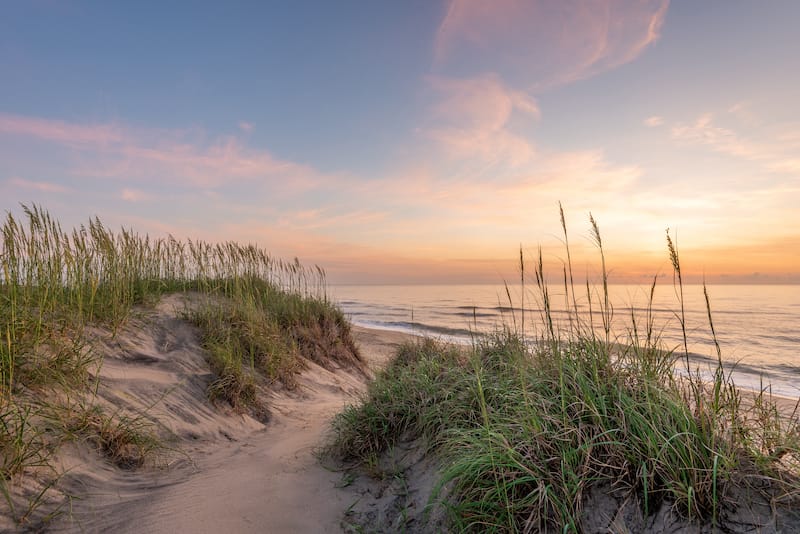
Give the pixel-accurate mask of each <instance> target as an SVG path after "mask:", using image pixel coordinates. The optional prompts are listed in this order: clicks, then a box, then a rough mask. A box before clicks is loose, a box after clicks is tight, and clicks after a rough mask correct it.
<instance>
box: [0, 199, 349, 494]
mask: <svg viewBox="0 0 800 534" xmlns="http://www.w3.org/2000/svg"><path fill="white" fill-rule="evenodd" d="M21 209H22V213H23V217H22V218H17V217H15V216H13V215H12V214H11V213H9V214H7V216H6V218H5V221H4V222H3V223H2V230H1V232H2V234H1V235H2V237H1V238H0V484H2V490H3V493H4V494H5V495H8V486H7V485H8V484H9V483H11V482H12V481H13V479H14V477H16V476H18V475H21V474H23V473H25V472H26V471H28V470H31V469H35V468H38V467H48V466H49V465H50V463H49V458H50V457H51V455H52V452H53V444H54V443H57V442H59V441H61V440H64V439H83V440H85V441H88V442H89V443H93V444H95V446H96V447H97V448H98V449H99V450H100V451H101V452H103V453H104V454H106V455H107V456H108V457H109V458H110V459H111V460H112V461H113V462H114V463H116V464H117V465H120V466H124V467H136V466H139V465H141V464H142V463H143V462H144V458H145V456H147V454H148V453H149V452H150V451H152V450H153V449H154V448H156V446H157V443H156V441H155V437H154V435H153V434H152V432H151V430H152V429H148V428H147V425H145V424H144V421H145V420H144V419H142V418H139V417H137V416H135V415H134V416H131V415H126V414H122V413H110V414H106V413H103V412H102V410H101V409H100V408H99V407H97V406H93V405H92V403H91V390H92V381H91V378H92V377H96V376H97V370H98V366H99V365H100V364H101V360H102V354H98V353H97V352H96V351H95V349H94V347H93V343H92V342H91V340H90V337H89V336H87V331H88V330H89V329H90V327H91V329H93V330H92V331H93V332H94V333H95V335H96V333H97V332H107V333H108V334H107V335H109V336H114V335H116V333H117V331H118V330H119V329H120V327H122V326H123V325H124V324H125V323H126V321H127V320H128V319H129V318H130V316H131V314H132V313H133V311H134V310H135V309H136V308H137V307H147V306H150V305H153V304H155V303H157V302H158V301H159V299H160V298H161V297H162V296H164V295H166V294H169V293H174V292H191V293H192V294H199V295H200V296H201V298H200V299H199V301H200V302H201V303H202V305H200V306H194V307H192V308H187V310H186V317H187V319H189V320H191V321H193V322H194V323H195V324H197V325H198V326H199V327H200V330H201V334H202V336H203V342H204V345H205V347H206V348H207V349H208V355H207V356H208V361H209V365H210V367H211V369H212V371H213V373H214V375H215V379H214V381H213V382H212V384H211V386H210V387H209V391H208V393H209V397H211V398H212V399H213V400H223V401H225V402H228V403H230V404H231V405H232V406H233V407H234V408H237V409H238V408H242V409H244V408H252V407H254V406H257V405H258V404H259V402H258V400H257V398H256V387H255V386H256V385H257V384H269V383H271V382H275V381H280V382H282V383H284V384H286V385H291V384H292V383H293V377H294V375H295V374H296V373H297V372H299V371H300V370H302V368H303V365H304V364H303V362H304V358H307V359H309V360H312V361H315V362H317V363H319V364H321V365H324V366H349V367H355V368H359V367H360V365H361V364H360V361H361V360H360V356H359V355H358V351H357V350H356V348H355V346H354V344H353V340H352V338H351V336H350V330H349V324H348V323H347V321H346V320H345V318H344V316H343V315H342V313H341V311H339V310H338V309H337V308H336V307H335V306H334V305H333V304H332V303H331V302H330V301H329V300H328V298H327V295H326V288H325V273H324V271H323V270H322V269H320V268H318V267H313V268H307V267H304V266H303V265H301V264H300V262H299V261H298V260H294V261H291V262H287V261H283V260H280V259H275V258H273V257H271V256H270V255H269V254H268V253H267V252H266V251H265V250H263V249H261V248H259V247H257V246H254V245H241V244H238V243H235V242H227V243H221V244H211V243H206V242H203V241H192V240H189V241H180V240H177V239H174V238H172V237H167V238H155V239H154V238H151V237H149V236H147V235H139V234H137V233H135V232H134V231H132V230H128V229H124V228H123V229H121V230H120V231H118V232H114V231H112V230H110V229H108V228H106V227H105V226H104V225H103V224H102V222H101V221H100V220H99V219H97V218H95V219H92V220H90V221H89V222H88V224H87V225H85V226H81V227H79V228H76V229H73V230H71V231H64V230H63V229H62V228H61V225H60V223H59V222H58V221H57V220H55V219H53V218H52V217H51V216H50V214H49V213H48V212H47V211H46V210H44V209H42V208H41V207H38V206H24V205H23V206H22V207H21ZM59 392H69V393H68V394H66V395H61V394H60V393H59ZM76 392H78V393H76ZM81 394H84V395H85V396H86V398H81V400H80V401H75V399H77V398H79V397H80V395H81ZM62 397H65V398H69V399H73V401H71V402H70V403H63V402H61V401H58V400H57V399H59V398H62ZM87 399H88V400H87Z"/></svg>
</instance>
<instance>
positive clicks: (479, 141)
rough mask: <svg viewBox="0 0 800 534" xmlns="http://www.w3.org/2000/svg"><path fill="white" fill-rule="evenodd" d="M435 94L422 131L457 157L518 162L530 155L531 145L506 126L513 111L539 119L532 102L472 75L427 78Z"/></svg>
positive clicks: (491, 80) (488, 78) (495, 80)
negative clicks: (461, 77)
mask: <svg viewBox="0 0 800 534" xmlns="http://www.w3.org/2000/svg"><path fill="white" fill-rule="evenodd" d="M429 82H430V84H431V87H432V88H433V89H434V90H435V91H436V94H437V95H438V100H437V103H436V104H435V105H434V106H433V108H432V110H431V117H430V119H429V121H430V125H429V126H428V127H427V128H426V129H425V130H424V132H425V134H426V135H427V136H428V137H430V138H432V139H434V140H436V141H437V142H438V143H440V145H441V146H442V147H443V148H444V149H445V150H446V152H447V153H449V154H450V155H451V156H455V157H456V158H459V159H467V160H470V161H472V160H474V159H475V158H478V159H481V160H483V162H485V163H491V162H497V161H504V162H506V163H508V164H509V165H512V166H517V165H520V164H523V163H525V162H526V161H529V160H530V159H531V158H532V157H533V155H534V154H535V149H534V147H533V145H532V144H531V143H530V142H529V141H528V140H527V139H526V138H524V137H523V136H520V135H517V134H515V133H514V132H513V131H512V130H511V129H510V127H509V126H510V124H509V123H510V121H511V119H512V117H513V116H514V114H515V113H516V114H519V115H522V116H523V117H525V118H526V120H529V121H533V120H536V119H538V118H539V115H540V111H539V106H538V104H537V102H536V100H535V99H534V98H533V97H531V96H529V95H527V94H525V93H524V92H521V91H515V90H513V89H510V88H508V87H506V86H505V85H504V84H503V83H502V82H501V81H500V80H499V79H498V78H497V77H495V76H484V77H480V78H473V79H462V80H457V79H450V78H443V77H431V78H430V79H429Z"/></svg>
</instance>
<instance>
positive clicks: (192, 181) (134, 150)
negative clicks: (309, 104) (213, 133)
mask: <svg viewBox="0 0 800 534" xmlns="http://www.w3.org/2000/svg"><path fill="white" fill-rule="evenodd" d="M0 133H2V134H6V135H10V136H14V137H30V138H34V139H37V140H40V141H45V142H50V143H55V144H57V145H60V146H64V147H67V148H70V149H72V150H74V151H75V152H76V153H77V154H78V155H79V156H80V157H79V158H78V159H79V160H81V161H83V162H84V163H83V164H82V165H80V166H78V167H77V168H73V169H72V174H73V175H76V176H85V177H95V178H123V179H127V180H138V181H141V182H143V183H151V184H152V183H159V184H164V183H173V184H180V185H184V186H189V187H199V188H213V187H219V186H221V185H223V184H230V183H232V182H236V181H241V180H250V181H253V180H272V181H273V185H274V186H275V187H276V189H283V190H287V189H292V190H304V189H306V188H309V187H311V186H313V185H314V184H315V183H317V182H318V180H319V176H318V175H317V173H316V172H315V171H314V170H313V169H312V168H311V167H308V166H305V165H302V164H298V163H294V162H290V161H284V160H280V159H278V158H275V157H274V156H273V155H272V154H271V153H269V152H268V151H266V150H261V149H255V148H250V147H248V146H247V145H246V144H245V143H244V141H243V140H242V139H240V138H237V137H232V136H222V137H217V138H214V139H211V140H210V141H202V140H197V139H187V137H188V136H187V135H186V133H185V132H181V131H165V130H157V129H147V130H143V129H135V128H131V127H125V126H123V125H120V124H94V125H86V124H77V123H70V122H66V121H62V120H53V119H46V118H40V117H27V116H20V115H8V114H0Z"/></svg>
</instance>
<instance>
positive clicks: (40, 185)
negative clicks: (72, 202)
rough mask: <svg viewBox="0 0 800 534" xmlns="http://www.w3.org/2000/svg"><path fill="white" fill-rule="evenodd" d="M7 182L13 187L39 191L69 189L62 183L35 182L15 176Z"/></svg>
mask: <svg viewBox="0 0 800 534" xmlns="http://www.w3.org/2000/svg"><path fill="white" fill-rule="evenodd" d="M8 183H9V184H10V185H12V186H15V187H19V188H23V189H35V190H36V191H41V192H43V193H65V192H67V191H69V189H68V188H66V187H64V186H63V185H59V184H53V183H49V182H35V181H31V180H24V179H22V178H18V177H16V176H15V177H13V178H11V179H9V180H8Z"/></svg>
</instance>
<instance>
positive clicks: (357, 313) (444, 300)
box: [329, 284, 800, 397]
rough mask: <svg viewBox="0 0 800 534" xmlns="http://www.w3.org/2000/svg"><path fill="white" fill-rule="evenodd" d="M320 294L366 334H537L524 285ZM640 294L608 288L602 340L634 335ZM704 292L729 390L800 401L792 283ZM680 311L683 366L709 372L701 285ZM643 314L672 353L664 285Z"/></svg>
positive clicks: (533, 299) (536, 306) (585, 304)
mask: <svg viewBox="0 0 800 534" xmlns="http://www.w3.org/2000/svg"><path fill="white" fill-rule="evenodd" d="M551 291H552V293H551V295H550V299H551V309H552V310H553V313H552V315H553V317H554V318H555V325H556V328H557V329H558V328H560V329H562V330H566V329H567V328H568V325H569V323H568V320H569V315H568V314H567V313H566V312H565V310H566V309H567V305H566V302H565V295H564V291H563V288H562V289H561V290H560V292H559V291H558V290H556V288H551ZM329 293H330V295H331V297H332V298H333V300H334V301H335V302H336V303H337V304H338V305H339V306H340V307H341V309H342V310H343V311H344V313H345V314H346V315H347V316H348V318H349V319H350V320H351V321H352V322H353V323H354V324H357V325H360V326H365V327H369V328H378V329H385V330H395V331H401V332H409V333H414V334H422V335H431V336H434V337H440V338H443V339H446V340H449V341H454V342H459V343H470V342H471V340H472V339H473V337H474V336H475V335H476V333H477V334H481V333H491V332H493V331H495V330H496V329H498V328H502V327H503V325H509V326H512V327H513V326H514V325H516V326H517V328H522V326H523V322H524V330H525V332H526V335H529V336H531V338H535V336H537V335H538V334H541V333H542V331H543V330H542V329H543V324H544V323H543V321H542V307H543V306H542V302H541V300H542V299H541V298H540V297H538V293H537V292H536V291H534V290H532V288H530V287H526V288H525V289H524V290H523V289H522V288H520V287H519V286H509V288H508V293H507V292H506V288H505V287H504V286H493V285H384V286H354V285H341V286H333V287H331V288H329ZM578 293H579V295H578V296H577V297H576V300H577V307H578V310H579V314H580V316H581V318H582V319H583V320H587V319H588V317H589V308H590V306H591V307H592V309H593V310H594V311H595V314H594V323H595V325H596V326H597V325H600V324H601V319H600V315H599V314H598V313H597V309H598V306H597V305H598V301H599V299H600V298H601V297H600V296H599V294H598V293H597V292H595V291H594V290H593V296H592V300H591V302H590V299H589V298H588V297H587V295H586V290H585V287H583V289H582V291H581V289H578ZM580 293H582V294H580ZM649 293H650V288H649V287H646V286H632V285H611V286H609V301H610V303H611V308H612V309H613V317H612V322H611V324H612V334H613V335H614V336H617V337H618V338H619V339H620V341H625V340H626V339H628V337H627V334H628V333H629V332H630V331H631V325H632V319H631V318H632V317H635V318H636V321H637V324H638V325H639V328H640V329H641V328H642V327H643V325H644V324H645V321H646V316H647V310H648V302H649ZM708 293H709V299H710V304H711V317H712V320H713V324H714V329H715V331H716V334H717V340H718V341H719V344H720V347H721V349H722V358H723V361H724V362H725V365H726V368H727V369H728V370H730V371H732V373H733V376H734V380H735V382H736V384H738V385H740V386H743V387H749V388H754V389H757V388H760V387H763V385H767V384H770V385H771V388H772V391H773V392H774V393H778V394H781V395H787V396H791V397H798V396H800V285H784V286H777V285H717V286H709V287H708ZM509 294H510V297H511V298H510V299H509ZM570 307H571V306H570ZM523 308H524V314H523V312H522V310H523ZM684 308H685V317H686V321H685V324H686V329H687V337H688V342H689V351H690V355H691V358H692V361H693V367H694V366H697V367H698V368H699V369H700V370H701V372H709V371H710V369H711V368H712V366H713V365H714V363H715V362H716V350H715V348H714V344H713V339H712V336H711V330H710V328H709V319H708V312H707V310H706V303H705V297H704V295H703V288H702V286H698V285H688V286H684ZM651 309H652V314H653V322H654V325H655V330H657V331H658V332H659V333H660V335H661V340H662V343H663V345H664V346H665V348H668V349H676V350H677V351H679V352H681V353H682V352H683V337H682V333H681V325H680V321H679V319H678V316H679V313H680V301H679V300H678V298H677V296H676V294H675V290H674V288H673V287H672V285H671V284H663V285H661V286H657V287H656V290H655V294H654V298H653V303H652V307H651ZM523 316H524V317H523Z"/></svg>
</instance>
